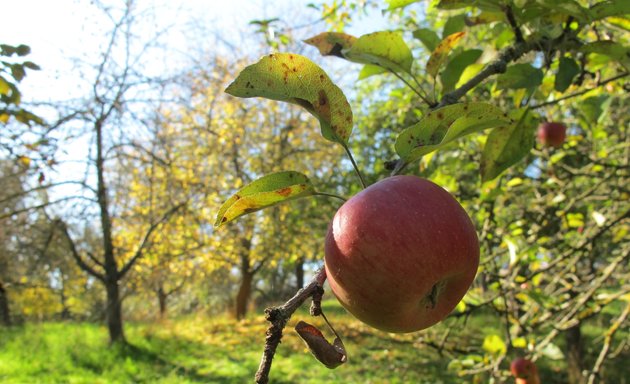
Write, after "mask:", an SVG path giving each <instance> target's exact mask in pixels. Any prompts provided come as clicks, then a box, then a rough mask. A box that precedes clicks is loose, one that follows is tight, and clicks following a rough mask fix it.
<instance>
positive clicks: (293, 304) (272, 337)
mask: <svg viewBox="0 0 630 384" xmlns="http://www.w3.org/2000/svg"><path fill="white" fill-rule="evenodd" d="M324 281H326V270H325V269H324V268H323V267H322V268H321V269H319V270H318V271H317V273H316V274H315V277H313V280H311V282H310V283H308V285H307V286H306V287H304V288H302V289H300V290H299V291H298V292H297V293H296V294H295V296H293V297H292V298H291V299H289V301H287V302H286V303H284V305H282V306H280V307H271V308H267V309H265V318H266V319H267V321H269V322H270V323H271V325H270V326H269V328H267V332H266V335H267V337H266V339H265V349H264V350H263V355H262V359H261V360H260V365H259V367H258V371H257V372H256V376H255V380H256V383H257V384H266V383H268V382H269V372H270V371H271V363H272V361H273V357H274V355H275V354H276V349H277V348H278V344H280V340H281V339H282V331H283V330H284V327H285V326H286V325H287V322H288V321H289V319H290V318H291V316H292V315H293V313H294V312H295V311H296V310H297V309H298V308H299V307H300V306H301V305H302V304H303V303H304V302H305V301H306V300H307V299H308V298H309V297H313V296H314V295H316V294H317V293H321V292H323V288H322V286H323V285H324Z"/></svg>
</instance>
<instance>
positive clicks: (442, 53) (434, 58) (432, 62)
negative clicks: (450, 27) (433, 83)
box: [427, 32, 466, 77]
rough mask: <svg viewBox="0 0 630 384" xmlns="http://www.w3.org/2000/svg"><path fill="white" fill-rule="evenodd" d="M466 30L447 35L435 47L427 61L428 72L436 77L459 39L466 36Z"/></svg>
mask: <svg viewBox="0 0 630 384" xmlns="http://www.w3.org/2000/svg"><path fill="white" fill-rule="evenodd" d="M465 34H466V32H456V33H453V34H452V35H448V36H446V37H445V38H444V39H443V40H442V41H441V42H440V44H438V46H437V47H436V48H435V50H434V51H433V53H431V57H429V61H427V73H428V74H429V75H431V76H433V77H436V76H437V74H438V72H439V71H440V67H442V64H444V62H445V61H446V58H447V57H448V54H449V53H450V52H451V50H452V49H453V47H455V45H456V44H457V42H458V41H459V40H461V39H462V37H464V35H465Z"/></svg>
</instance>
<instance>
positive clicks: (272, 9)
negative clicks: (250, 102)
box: [0, 0, 386, 101]
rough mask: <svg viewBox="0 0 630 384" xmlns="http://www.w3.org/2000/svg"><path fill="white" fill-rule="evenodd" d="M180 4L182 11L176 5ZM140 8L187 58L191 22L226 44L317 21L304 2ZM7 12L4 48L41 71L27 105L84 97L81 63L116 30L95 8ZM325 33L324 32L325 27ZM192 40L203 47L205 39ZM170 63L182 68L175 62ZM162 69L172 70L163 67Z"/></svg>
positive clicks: (363, 26)
mask: <svg viewBox="0 0 630 384" xmlns="http://www.w3.org/2000/svg"><path fill="white" fill-rule="evenodd" d="M105 2H106V3H116V4H119V3H120V2H117V1H113V2H112V1H105ZM175 3H176V4H177V5H173V4H175ZM137 4H138V6H139V7H146V8H153V9H154V10H155V16H154V17H153V18H152V19H151V21H150V23H153V24H154V26H155V27H156V28H161V27H162V26H166V25H167V26H169V32H168V33H167V35H166V36H165V37H164V41H165V42H166V44H167V45H168V47H167V49H172V50H174V51H176V52H184V51H185V50H186V49H187V48H188V47H187V45H189V44H190V43H191V41H190V39H191V37H190V33H191V32H190V31H191V27H190V22H191V20H195V21H196V22H197V23H198V24H199V25H202V26H203V27H204V28H207V29H208V30H214V31H219V33H221V34H222V35H223V36H224V38H225V39H226V40H230V39H231V40H233V41H236V40H238V39H239V38H242V37H245V38H246V36H247V35H248V34H251V33H253V28H252V26H250V25H248V23H249V21H250V20H253V19H265V18H271V17H278V16H279V17H281V18H284V19H289V20H287V21H292V20H290V19H291V18H295V17H300V16H301V15H303V16H306V17H309V16H311V18H312V16H313V15H316V13H315V12H314V11H311V10H309V9H308V8H307V7H306V4H307V2H306V1H304V0H273V1H269V0H267V1H265V0H228V1H225V0H187V1H181V2H172V1H168V0H139V1H138V2H137ZM2 11H3V12H2V13H3V14H4V15H5V16H3V20H2V28H0V43H4V44H14V45H17V44H27V45H29V46H31V48H32V54H31V55H30V56H29V60H31V61H34V62H35V63H37V64H39V65H40V66H41V67H42V71H40V72H30V73H29V75H28V76H27V78H26V79H25V80H24V82H23V84H22V85H21V89H22V91H23V94H24V97H25V100H27V101H28V100H29V99H35V100H38V101H54V100H59V99H60V98H61V99H63V98H66V97H69V96H71V94H72V90H76V91H77V92H79V91H80V90H79V89H77V88H76V87H73V86H70V87H69V86H68V85H69V84H72V82H73V81H74V80H76V78H77V76H76V75H77V72H76V71H77V67H78V66H79V64H78V61H85V62H94V61H95V60H97V59H98V57H97V56H96V55H98V53H99V51H100V50H99V45H102V44H104V41H105V38H106V36H107V31H109V29H110V26H111V24H109V23H107V22H106V21H105V20H104V19H103V17H102V14H99V13H98V11H97V10H96V8H95V7H94V6H93V5H91V2H90V1H89V0H54V1H50V0H19V1H7V2H5V3H4V4H3V5H2ZM309 12H310V13H309ZM7 16H8V17H7ZM300 22H302V21H300ZM385 26H386V22H385V19H384V18H383V17H382V15H381V13H380V12H379V11H374V12H372V13H371V14H370V16H369V17H368V18H365V19H363V20H361V21H360V22H357V23H355V25H353V26H352V27H351V28H349V29H348V33H352V34H355V35H360V34H362V33H368V32H373V31H375V30H379V29H384V28H385ZM321 27H322V28H325V25H323V24H322V25H321ZM147 28H149V27H147ZM148 33H150V31H149V32H148ZM193 38H200V40H201V41H203V40H202V37H201V36H195V37H193ZM168 63H170V64H172V65H177V64H176V62H175V61H172V60H169V61H168ZM160 65H168V64H167V63H166V62H164V63H161V64H160ZM156 68H157V67H156ZM159 69H160V70H161V69H162V68H159ZM77 96H80V94H77Z"/></svg>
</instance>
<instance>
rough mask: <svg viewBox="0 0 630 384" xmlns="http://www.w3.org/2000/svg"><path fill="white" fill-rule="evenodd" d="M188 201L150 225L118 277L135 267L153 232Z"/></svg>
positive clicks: (176, 206)
mask: <svg viewBox="0 0 630 384" xmlns="http://www.w3.org/2000/svg"><path fill="white" fill-rule="evenodd" d="M187 203H188V201H184V202H182V203H179V204H177V205H175V206H173V207H172V208H171V209H169V210H168V211H167V212H166V213H164V215H163V216H162V217H161V218H160V220H158V221H156V222H155V223H153V224H151V226H150V227H149V229H147V231H146V233H145V234H144V237H143V238H142V242H141V243H140V245H139V246H138V249H137V250H136V252H135V253H134V255H133V257H132V258H131V259H129V261H127V263H125V265H124V266H123V267H122V268H121V269H120V271H119V272H118V278H119V279H121V278H123V277H124V276H125V275H126V274H127V272H129V270H130V269H131V267H133V265H134V264H135V262H136V261H137V260H138V259H139V258H140V257H142V255H143V253H144V250H145V247H146V245H147V243H148V242H149V240H150V239H151V235H152V234H153V232H154V231H155V230H156V229H157V228H158V227H159V226H160V225H161V224H162V223H165V222H167V221H168V220H169V219H170V217H171V216H172V215H173V214H174V213H175V212H177V211H178V210H179V209H180V208H181V207H183V206H185V205H186V204H187Z"/></svg>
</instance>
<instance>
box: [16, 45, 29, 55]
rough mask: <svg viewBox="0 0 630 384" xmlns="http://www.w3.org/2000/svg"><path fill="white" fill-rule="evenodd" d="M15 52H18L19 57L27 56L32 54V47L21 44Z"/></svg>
mask: <svg viewBox="0 0 630 384" xmlns="http://www.w3.org/2000/svg"><path fill="white" fill-rule="evenodd" d="M15 52H17V54H18V56H26V55H28V54H29V53H31V47H29V46H28V45H24V44H20V45H18V46H17V47H16V48H15Z"/></svg>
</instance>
